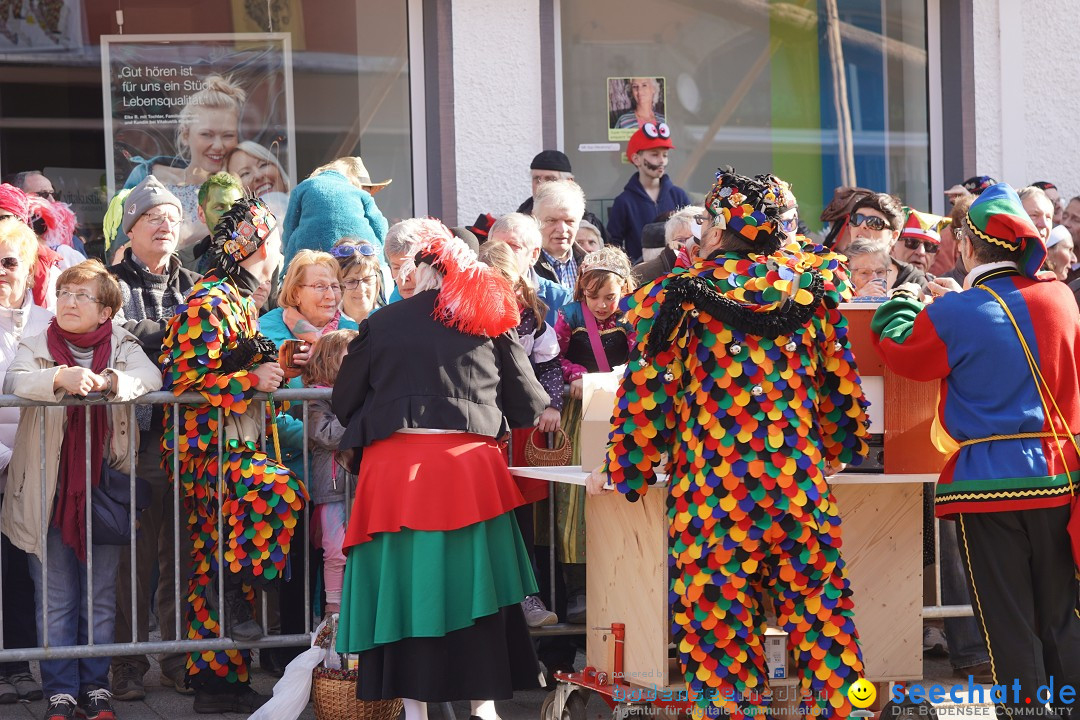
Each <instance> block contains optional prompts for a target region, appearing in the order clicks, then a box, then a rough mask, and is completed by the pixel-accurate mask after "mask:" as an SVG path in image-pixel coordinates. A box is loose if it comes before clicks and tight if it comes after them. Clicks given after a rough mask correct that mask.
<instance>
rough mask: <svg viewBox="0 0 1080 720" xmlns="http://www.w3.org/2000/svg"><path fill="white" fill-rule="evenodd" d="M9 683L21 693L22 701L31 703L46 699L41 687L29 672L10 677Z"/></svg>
mask: <svg viewBox="0 0 1080 720" xmlns="http://www.w3.org/2000/svg"><path fill="white" fill-rule="evenodd" d="M8 682H10V683H11V684H12V685H14V686H15V692H17V693H19V699H20V700H26V701H28V702H30V701H33V700H40V699H41V698H43V697H45V695H44V694H42V692H41V685H40V684H39V683H38V681H37V680H35V679H34V676H33V675H31V674H30V673H28V672H25V671H23V672H19V673H15V674H13V675H9V676H8Z"/></svg>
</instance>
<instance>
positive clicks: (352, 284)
mask: <svg viewBox="0 0 1080 720" xmlns="http://www.w3.org/2000/svg"><path fill="white" fill-rule="evenodd" d="M378 279H379V278H378V277H377V276H375V275H366V276H364V277H362V278H353V279H352V280H346V281H345V282H344V287H345V289H346V290H355V289H356V288H358V287H360V285H361V284H363V285H364V287H372V286H374V285H375V281H376V280H378Z"/></svg>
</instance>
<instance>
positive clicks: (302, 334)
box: [281, 308, 341, 343]
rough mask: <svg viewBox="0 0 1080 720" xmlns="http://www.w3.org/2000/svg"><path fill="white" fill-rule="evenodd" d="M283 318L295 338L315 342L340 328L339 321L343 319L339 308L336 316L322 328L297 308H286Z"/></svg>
mask: <svg viewBox="0 0 1080 720" xmlns="http://www.w3.org/2000/svg"><path fill="white" fill-rule="evenodd" d="M281 319H282V321H283V322H284V323H285V327H287V328H289V332H291V333H292V334H293V337H294V338H296V339H297V340H304V341H306V342H309V343H314V342H315V341H316V340H318V339H319V338H321V337H322V336H323V335H325V334H326V333H328V332H333V331H335V330H337V329H338V321H339V320H341V311H340V310H338V311H337V312H336V313H334V317H332V318H331V319H330V322H328V323H326V324H325V325H323V326H322V327H321V328H317V327H315V326H314V325H312V324H311V323H310V322H309V321H308V319H307V318H305V317H304V316H303V315H301V314H300V311H299V310H297V309H296V308H285V310H284V311H283V312H282V313H281Z"/></svg>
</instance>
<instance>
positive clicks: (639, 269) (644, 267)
mask: <svg viewBox="0 0 1080 720" xmlns="http://www.w3.org/2000/svg"><path fill="white" fill-rule="evenodd" d="M676 260H678V255H676V254H675V251H674V250H672V249H671V248H668V247H666V248H664V249H663V250H661V251H660V254H659V255H657V256H656V257H654V258H653V259H652V260H646V261H645V262H642V263H638V264H637V265H635V266H634V280H635V281H636V282H637V286H638V287H641V286H642V285H648V284H649V283H651V282H652V281H653V280H655V279H656V278H658V277H663V276H664V275H667V274H668V273H669V272H671V269H672V268H674V267H675V261H676Z"/></svg>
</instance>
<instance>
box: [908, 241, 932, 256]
mask: <svg viewBox="0 0 1080 720" xmlns="http://www.w3.org/2000/svg"><path fill="white" fill-rule="evenodd" d="M903 241H904V247H906V248H907V249H908V250H918V249H919V245H922V248H923V250H925V251H926V252H927V253H928V254H930V255H936V254H937V251H938V250H940V249H941V245H940V244H938V243H936V242H934V241H932V240H919V239H917V238H903Z"/></svg>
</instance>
